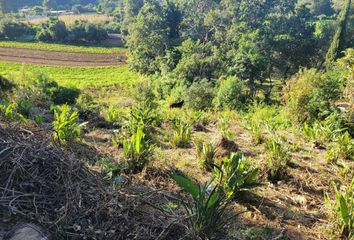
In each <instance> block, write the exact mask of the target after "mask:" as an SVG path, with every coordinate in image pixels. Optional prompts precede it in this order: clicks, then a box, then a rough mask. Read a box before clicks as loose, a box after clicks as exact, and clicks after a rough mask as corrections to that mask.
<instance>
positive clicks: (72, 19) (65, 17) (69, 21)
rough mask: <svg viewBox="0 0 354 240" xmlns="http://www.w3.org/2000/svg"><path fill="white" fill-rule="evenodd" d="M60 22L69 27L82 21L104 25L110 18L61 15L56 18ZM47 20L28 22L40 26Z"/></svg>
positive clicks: (86, 15)
mask: <svg viewBox="0 0 354 240" xmlns="http://www.w3.org/2000/svg"><path fill="white" fill-rule="evenodd" d="M58 18H59V19H60V20H61V21H63V22H65V24H66V25H71V24H73V23H74V22H75V21H77V20H84V21H88V22H90V23H104V22H106V21H111V20H112V17H109V16H104V15H97V14H77V15H62V16H59V17H58ZM46 20H48V18H40V19H34V20H30V21H29V22H30V23H33V24H40V23H43V22H45V21H46Z"/></svg>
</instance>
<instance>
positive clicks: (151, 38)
mask: <svg viewBox="0 0 354 240" xmlns="http://www.w3.org/2000/svg"><path fill="white" fill-rule="evenodd" d="M116 4H117V7H116V10H115V15H116V19H117V21H118V22H120V23H121V24H120V29H121V32H122V35H123V37H124V39H125V41H126V43H127V46H128V47H129V50H130V58H129V59H130V66H131V67H132V68H133V69H134V70H136V71H138V72H140V73H142V74H147V75H153V74H157V75H158V76H160V77H161V79H160V81H159V85H160V86H161V89H162V92H169V91H170V90H171V89H174V88H175V87H176V86H180V87H182V88H189V87H190V86H191V85H192V84H195V83H198V82H201V81H208V82H210V83H211V84H212V85H217V84H218V81H217V80H219V79H220V78H225V77H228V76H230V77H236V78H237V79H239V80H241V81H243V82H244V83H245V84H246V85H247V87H248V94H250V95H254V94H255V92H256V86H257V85H259V84H260V83H262V82H264V81H269V80H271V79H273V78H277V79H279V78H281V79H284V80H285V79H287V78H288V77H289V76H291V75H292V74H294V73H296V72H297V71H298V70H299V69H300V68H301V67H316V68H319V67H320V66H321V65H322V64H323V62H324V59H325V55H326V52H327V49H328V47H329V45H330V43H331V40H332V36H333V35H334V32H335V29H336V27H337V21H336V19H337V15H338V11H336V9H333V8H332V3H331V2H330V1H328V0H319V1H313V2H312V4H309V3H306V2H304V3H302V4H301V3H299V2H298V1H297V0H290V1H289V0H266V1H263V0H252V1H251V0H238V1H233V0H193V1H187V0H164V1H158V0H121V1H116ZM347 5H348V4H347ZM349 5H350V3H349ZM346 9H347V10H345V11H344V12H346V13H347V14H345V16H346V17H345V18H346V20H345V22H348V19H349V11H350V6H348V7H347V8H346ZM342 15H343V14H342ZM342 25H343V23H342V22H341V23H340V26H342ZM342 28H343V31H350V30H348V29H349V28H352V25H350V24H346V26H342ZM346 36H347V37H344V35H343V36H342V35H341V39H342V40H341V48H340V49H341V51H342V50H344V49H345V48H347V47H350V46H351V45H352V42H351V40H350V35H346Z"/></svg>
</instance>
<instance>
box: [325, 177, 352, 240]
mask: <svg viewBox="0 0 354 240" xmlns="http://www.w3.org/2000/svg"><path fill="white" fill-rule="evenodd" d="M334 189H335V197H336V198H335V200H334V201H332V200H331V199H330V197H329V195H328V194H326V195H325V197H326V203H327V206H328V207H329V209H330V211H331V213H330V217H331V220H333V222H332V224H334V227H335V229H336V230H338V232H339V234H335V235H336V237H340V238H342V239H348V240H349V239H352V238H353V237H354V208H353V206H354V179H352V180H351V182H350V183H349V185H348V186H347V187H346V189H345V190H338V189H337V187H334Z"/></svg>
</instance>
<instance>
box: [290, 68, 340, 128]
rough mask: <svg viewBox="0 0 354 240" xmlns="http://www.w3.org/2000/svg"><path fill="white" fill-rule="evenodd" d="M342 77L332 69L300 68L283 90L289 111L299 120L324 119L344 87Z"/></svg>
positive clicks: (332, 108)
mask: <svg viewBox="0 0 354 240" xmlns="http://www.w3.org/2000/svg"><path fill="white" fill-rule="evenodd" d="M343 84H344V79H342V78H341V77H340V73H339V72H337V71H335V70H333V71H330V72H326V73H321V72H317V71H316V70H315V69H310V70H306V69H304V70H302V71H300V72H299V74H297V76H295V77H294V78H293V79H291V80H290V82H289V83H288V86H287V90H286V91H285V100H286V102H287V106H288V108H289V112H290V113H291V114H293V115H294V117H296V119H297V120H298V121H299V122H304V121H309V120H312V121H313V120H315V119H324V118H325V117H326V116H328V115H329V114H330V113H331V112H333V111H335V102H336V101H337V100H339V99H340V97H341V95H342V92H343V89H344V86H343Z"/></svg>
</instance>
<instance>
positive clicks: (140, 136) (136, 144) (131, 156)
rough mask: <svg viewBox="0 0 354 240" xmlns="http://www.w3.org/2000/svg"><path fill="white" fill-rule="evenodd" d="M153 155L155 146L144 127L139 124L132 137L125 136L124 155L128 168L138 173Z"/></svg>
mask: <svg viewBox="0 0 354 240" xmlns="http://www.w3.org/2000/svg"><path fill="white" fill-rule="evenodd" d="M152 155H153V146H152V145H151V144H150V142H149V141H148V140H146V135H145V134H144V132H143V128H142V127H141V126H138V128H137V130H136V133H134V134H133V135H132V136H131V137H128V136H124V138H123V157H124V160H125V162H126V170H127V171H128V172H132V173H136V172H140V171H141V170H143V169H144V167H145V166H146V165H147V164H148V163H149V161H150V159H151V157H152Z"/></svg>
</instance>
